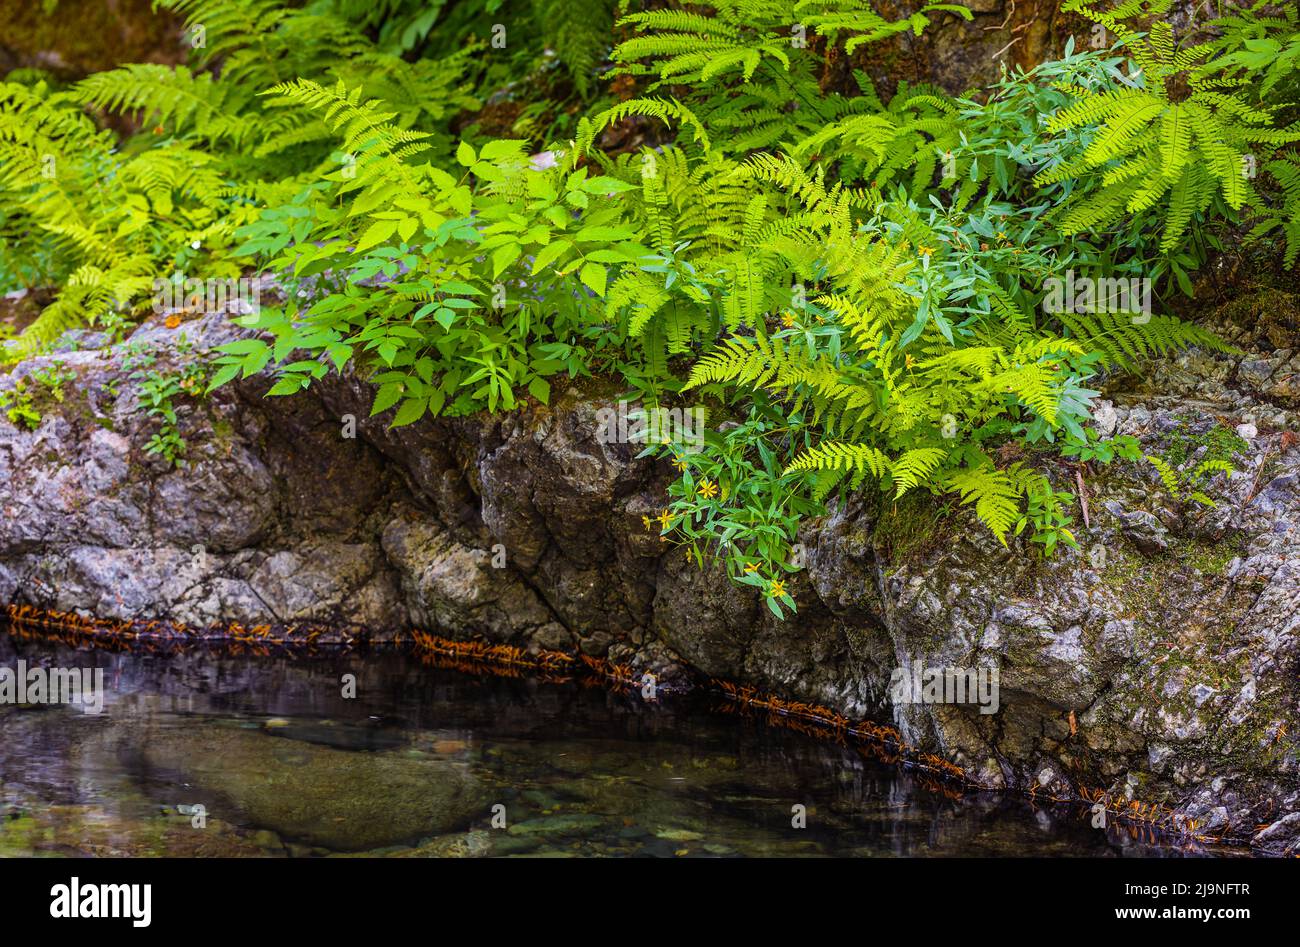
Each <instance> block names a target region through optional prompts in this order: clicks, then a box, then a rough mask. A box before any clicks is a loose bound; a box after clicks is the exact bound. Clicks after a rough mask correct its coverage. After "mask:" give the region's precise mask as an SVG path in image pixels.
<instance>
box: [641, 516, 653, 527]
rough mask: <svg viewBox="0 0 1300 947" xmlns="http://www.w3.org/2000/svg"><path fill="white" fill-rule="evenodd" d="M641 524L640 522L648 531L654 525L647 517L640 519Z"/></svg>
mask: <svg viewBox="0 0 1300 947" xmlns="http://www.w3.org/2000/svg"><path fill="white" fill-rule="evenodd" d="M641 522H642V523H645V528H646V529H649V528H650V527H651V526H653V525H654V522H655V521H654V520H652V519H651V518H650V517H648V516H642V517H641Z"/></svg>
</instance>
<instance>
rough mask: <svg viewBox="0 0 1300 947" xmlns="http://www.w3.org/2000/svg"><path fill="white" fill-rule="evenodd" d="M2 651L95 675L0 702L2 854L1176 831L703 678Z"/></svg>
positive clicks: (1107, 842)
mask: <svg viewBox="0 0 1300 947" xmlns="http://www.w3.org/2000/svg"><path fill="white" fill-rule="evenodd" d="M19 660H22V661H25V662H26V664H27V665H28V666H32V665H36V664H43V665H46V666H57V667H63V668H71V667H91V668H102V669H103V671H104V685H105V689H106V694H105V702H104V708H103V711H102V713H100V714H98V715H92V714H89V713H86V712H84V711H83V710H82V709H81V708H79V707H76V706H65V705H59V706H48V705H31V706H13V705H0V787H2V788H0V855H72V856H77V855H277V856H280V855H291V856H312V855H331V854H344V853H369V854H383V855H415V856H422V855H448V856H470V855H497V856H501V855H538V856H540V855H548V856H590V855H597V856H599V855H609V856H619V855H643V856H645V855H649V856H665V857H693V856H734V855H750V856H754V855H768V856H826V855H840V856H875V857H879V856H902V855H910V856H930V855H933V856H953V855H1088V856H1099V855H1100V856H1106V855H1125V854H1132V855H1161V854H1183V852H1181V851H1180V850H1177V849H1173V848H1168V847H1165V846H1162V845H1160V844H1158V843H1155V842H1153V841H1152V840H1151V839H1150V838H1144V837H1142V836H1140V835H1139V836H1138V837H1137V838H1134V837H1133V835H1132V834H1131V833H1129V832H1126V831H1125V830H1122V829H1121V830H1116V829H1115V828H1114V827H1113V826H1112V827H1110V828H1109V829H1107V830H1101V829H1094V828H1092V827H1091V825H1090V824H1089V819H1088V817H1087V813H1086V812H1085V811H1084V810H1082V809H1080V808H1071V807H1054V808H1044V807H1042V806H1041V805H1039V806H1035V805H1034V804H1033V803H1032V802H1031V801H1029V800H1027V799H1024V798H1020V797H1011V796H1008V797H1000V796H996V795H991V794H990V795H983V794H980V795H959V794H957V793H955V792H952V791H949V792H946V793H945V792H943V791H936V788H935V787H934V786H927V785H925V784H923V782H922V781H919V780H918V779H917V778H915V777H914V776H912V775H909V774H908V773H906V772H903V771H902V770H900V769H898V768H897V767H894V766H890V765H886V764H883V763H881V762H879V761H877V760H875V759H872V758H870V757H869V756H868V755H866V754H864V752H862V751H861V750H859V749H856V748H855V747H853V746H842V745H837V744H836V743H834V742H831V741H826V740H817V739H813V738H811V737H809V736H807V735H804V734H801V733H797V732H792V731H790V730H787V729H783V728H779V727H770V726H766V725H764V724H763V723H762V722H761V721H759V720H756V719H752V718H749V717H746V716H744V715H740V714H737V713H730V714H728V713H722V712H719V710H718V708H719V706H720V705H719V704H718V703H717V702H716V701H714V700H712V699H709V698H692V699H689V700H688V699H685V698H669V699H666V700H663V701H660V702H659V703H658V704H647V703H646V702H644V701H642V700H641V699H640V698H639V697H638V696H636V695H622V694H615V693H610V692H608V691H606V690H604V689H601V688H595V687H589V686H588V687H582V686H579V685H576V684H555V683H549V682H545V681H538V680H532V679H527V678H523V679H508V678H498V677H475V676H472V675H468V674H463V673H459V672H456V671H448V670H441V669H435V668H430V667H427V666H425V665H423V664H421V663H420V662H419V661H418V660H417V659H416V658H414V657H412V656H410V655H404V654H399V653H391V652H389V653H377V654H376V653H372V654H369V655H366V656H360V655H355V654H353V655H334V656H328V657H312V658H303V657H296V658H282V657H274V658H272V657H262V658H258V657H246V656H244V657H232V656H222V655H220V654H216V653H211V652H207V653H205V652H192V653H188V654H172V655H167V656H162V655H151V654H147V653H138V652H137V653H112V652H106V651H96V650H80V649H73V648H69V647H67V646H64V645H56V644H51V643H47V642H37V641H30V640H17V639H15V638H12V637H10V636H9V635H8V634H6V633H4V632H3V631H0V667H6V666H7V667H10V668H16V667H17V665H18V662H19ZM346 674H354V675H356V697H355V698H354V699H346V698H344V696H343V694H342V691H343V683H342V678H343V676H344V675H346ZM196 805H201V806H203V811H204V819H202V820H199V821H202V822H204V823H205V824H204V825H203V826H202V827H196V826H195V824H194V823H195V821H196V820H195V818H194V816H193V814H192V810H190V808H189V807H192V806H196ZM794 806H803V807H805V810H806V821H807V825H806V828H795V827H793V826H792V819H793V818H794V816H793V814H792V813H793V812H794V811H795V810H794V809H793V808H792V807H794ZM180 807H185V811H181V810H180ZM494 812H495V813H498V814H499V817H498V821H500V817H504V821H505V827H493V826H492V821H493V814H494Z"/></svg>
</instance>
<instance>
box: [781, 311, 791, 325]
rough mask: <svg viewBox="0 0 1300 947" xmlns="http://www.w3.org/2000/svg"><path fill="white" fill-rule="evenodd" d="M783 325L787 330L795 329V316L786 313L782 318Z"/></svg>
mask: <svg viewBox="0 0 1300 947" xmlns="http://www.w3.org/2000/svg"><path fill="white" fill-rule="evenodd" d="M781 325H783V326H785V327H786V328H787V329H793V328H794V316H792V315H791V314H790V313H788V312H787V313H785V314H784V315H783V316H781Z"/></svg>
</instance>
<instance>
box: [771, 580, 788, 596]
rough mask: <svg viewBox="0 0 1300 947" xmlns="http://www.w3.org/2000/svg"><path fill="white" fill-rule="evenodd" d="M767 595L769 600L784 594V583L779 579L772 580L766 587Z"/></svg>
mask: <svg viewBox="0 0 1300 947" xmlns="http://www.w3.org/2000/svg"><path fill="white" fill-rule="evenodd" d="M767 594H768V597H769V598H780V597H781V596H782V595H784V594H785V583H784V582H782V581H781V580H780V579H773V580H772V584H771V586H769V587H768V590H767Z"/></svg>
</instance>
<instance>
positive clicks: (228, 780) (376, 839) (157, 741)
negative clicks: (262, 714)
mask: <svg viewBox="0 0 1300 947" xmlns="http://www.w3.org/2000/svg"><path fill="white" fill-rule="evenodd" d="M132 742H133V743H134V744H135V745H136V746H137V747H138V748H139V749H138V753H139V756H140V760H141V763H142V764H143V765H142V769H143V770H144V771H146V772H148V773H149V774H150V775H153V776H155V777H157V776H162V775H164V774H171V775H174V776H175V777H177V778H179V779H180V780H181V781H183V782H184V783H186V784H188V788H185V789H184V790H178V795H180V796H183V797H184V798H183V799H182V798H178V799H177V801H178V802H190V803H199V802H202V803H205V804H206V805H207V806H208V809H209V811H210V812H213V813H214V814H224V813H223V812H222V807H223V806H230V807H233V809H234V810H235V811H237V812H238V813H239V814H240V815H242V816H243V818H244V819H247V820H248V821H249V822H251V823H253V824H254V825H257V826H259V827H262V828H268V829H272V830H274V831H275V832H276V833H278V834H279V835H281V836H283V837H285V838H289V839H295V840H300V841H304V842H308V843H310V844H313V845H321V846H324V847H325V848H329V849H333V850H335V851H360V850H363V849H373V848H381V847H383V846H385V845H395V844H399V843H407V844H410V843H412V842H414V841H415V840H417V839H419V838H422V837H425V836H429V835H437V834H443V833H447V832H451V831H453V830H455V829H458V828H462V827H464V826H465V825H467V824H468V823H469V822H470V821H471V820H472V819H474V818H475V817H477V816H480V815H482V816H484V817H486V812H487V802H486V799H485V797H484V796H483V794H482V792H481V790H480V789H479V787H478V784H477V783H476V781H475V780H474V779H473V778H472V777H471V776H470V774H469V771H468V768H467V767H466V766H464V765H463V764H459V763H453V762H447V761H445V760H417V759H410V758H407V757H404V756H399V755H396V754H392V753H357V752H347V751H344V750H337V749H333V748H331V747H326V746H321V745H318V744H315V743H305V742H299V741H292V742H291V741H287V740H284V739H281V738H279V737H276V736H271V735H269V734H267V733H262V732H259V731H255V730H240V729H235V728H230V727H221V726H213V725H208V724H197V723H196V724H194V725H192V726H181V727H165V728H163V727H159V728H150V729H149V730H148V731H147V732H143V733H141V732H139V731H137V732H136V734H135V735H134V739H133V741H132Z"/></svg>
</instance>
